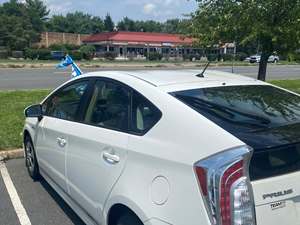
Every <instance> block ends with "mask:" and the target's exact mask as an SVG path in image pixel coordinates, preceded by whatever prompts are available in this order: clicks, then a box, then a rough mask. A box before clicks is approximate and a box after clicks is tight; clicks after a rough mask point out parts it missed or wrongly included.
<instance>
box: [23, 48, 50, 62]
mask: <svg viewBox="0 0 300 225" xmlns="http://www.w3.org/2000/svg"><path fill="white" fill-rule="evenodd" d="M25 58H29V59H40V60H49V59H52V56H51V51H50V50H49V49H46V48H39V49H32V48H27V49H25Z"/></svg>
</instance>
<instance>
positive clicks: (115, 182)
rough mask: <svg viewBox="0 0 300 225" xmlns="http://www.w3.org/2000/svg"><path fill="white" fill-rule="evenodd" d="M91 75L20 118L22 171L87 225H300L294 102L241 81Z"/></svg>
mask: <svg viewBox="0 0 300 225" xmlns="http://www.w3.org/2000/svg"><path fill="white" fill-rule="evenodd" d="M198 73H199V72H197V71H193V70H184V71H139V72H95V73H89V74H86V75H84V76H80V77H79V78H75V79H72V80H70V81H69V82H67V83H65V84H64V85H62V86H60V87H59V88H57V89H56V90H55V91H53V92H52V93H51V94H50V95H49V96H48V97H47V98H46V99H45V100H44V101H42V103H41V104H39V105H34V106H30V107H28V108H27V109H26V110H25V115H26V117H27V118H26V123H25V127H24V146H25V153H26V166H27V168H28V171H29V174H30V176H31V177H32V178H33V179H38V178H39V176H40V175H41V176H42V177H44V178H45V179H46V181H47V182H48V183H49V184H50V185H51V186H52V187H53V188H54V189H55V190H56V191H57V192H58V193H59V194H60V195H61V196H62V197H63V199H64V200H65V201H66V202H67V203H68V204H69V205H70V206H71V207H72V208H73V209H74V211H75V212H76V213H77V214H78V215H79V216H80V217H81V218H82V219H83V220H84V221H85V223H87V224H102V225H170V224H173V225H255V224H257V225H297V224H300V220H299V217H300V204H299V202H300V171H299V170H300V144H299V143H300V97H299V95H297V94H294V93H291V92H289V91H285V90H283V89H281V88H277V87H275V86H272V85H270V84H267V83H264V82H261V81H258V80H255V79H252V78H247V77H242V76H239V75H234V74H229V73H224V72H217V71H206V72H205V73H204V74H198Z"/></svg>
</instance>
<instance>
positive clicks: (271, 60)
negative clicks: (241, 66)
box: [249, 55, 279, 63]
mask: <svg viewBox="0 0 300 225" xmlns="http://www.w3.org/2000/svg"><path fill="white" fill-rule="evenodd" d="M260 59H261V55H253V56H250V58H249V62H250V63H260ZM268 62H269V63H278V62H279V56H277V55H271V56H270V57H269V59H268Z"/></svg>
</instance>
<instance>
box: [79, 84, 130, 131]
mask: <svg viewBox="0 0 300 225" xmlns="http://www.w3.org/2000/svg"><path fill="white" fill-rule="evenodd" d="M129 96H130V92H129V90H127V88H125V87H124V86H123V85H121V84H118V83H114V82H108V81H100V80H99V81H97V82H96V84H95V88H94V92H93V95H92V98H91V101H90V104H89V106H88V108H87V112H86V115H85V119H84V122H85V123H87V124H91V125H95V126H99V127H104V128H109V129H113V130H120V131H127V129H128V114H129V106H130V101H129V100H130V98H129Z"/></svg>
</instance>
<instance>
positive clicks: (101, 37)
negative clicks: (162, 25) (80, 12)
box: [83, 31, 193, 44]
mask: <svg viewBox="0 0 300 225" xmlns="http://www.w3.org/2000/svg"><path fill="white" fill-rule="evenodd" d="M118 34H127V35H132V36H133V37H134V36H135V37H143V36H148V37H149V36H155V37H161V38H163V37H166V39H167V38H177V39H178V40H176V41H174V40H163V39H161V40H145V42H151V43H161V42H164V41H165V42H170V43H179V44H192V43H193V38H191V37H188V36H185V35H183V34H171V33H159V32H136V31H111V32H101V33H97V34H92V35H90V36H89V37H87V38H85V39H83V42H85V43H95V42H97V41H114V36H116V35H118ZM116 41H125V42H126V41H127V42H130V41H135V40H130V39H129V40H127V39H124V40H116ZM140 42H142V41H140Z"/></svg>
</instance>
